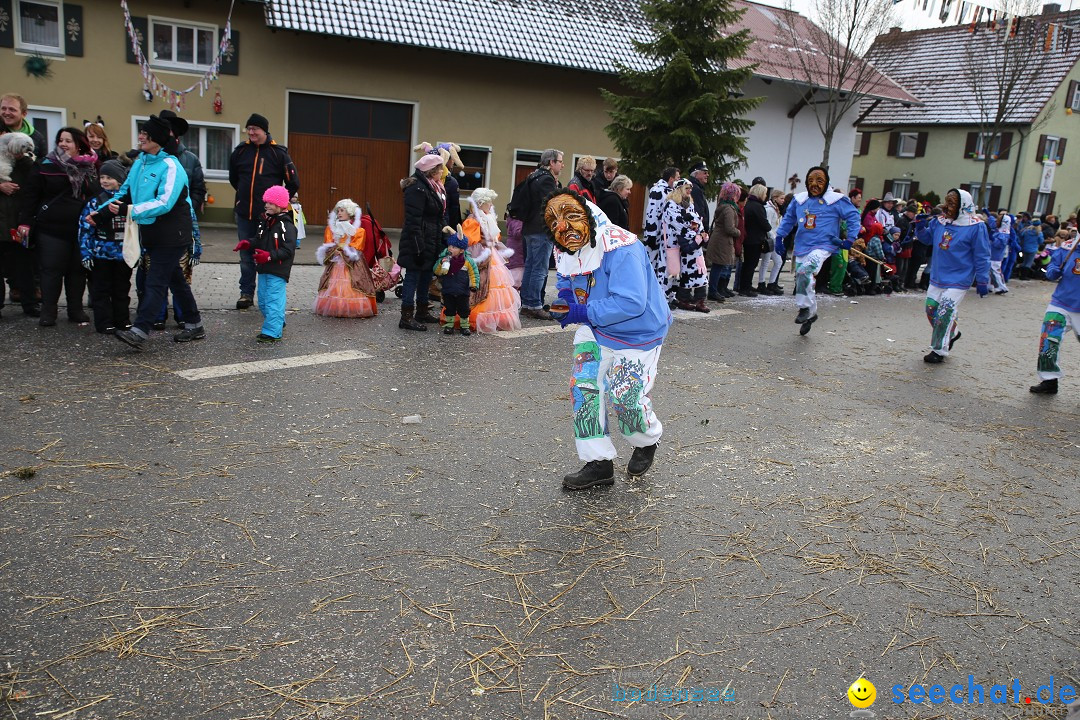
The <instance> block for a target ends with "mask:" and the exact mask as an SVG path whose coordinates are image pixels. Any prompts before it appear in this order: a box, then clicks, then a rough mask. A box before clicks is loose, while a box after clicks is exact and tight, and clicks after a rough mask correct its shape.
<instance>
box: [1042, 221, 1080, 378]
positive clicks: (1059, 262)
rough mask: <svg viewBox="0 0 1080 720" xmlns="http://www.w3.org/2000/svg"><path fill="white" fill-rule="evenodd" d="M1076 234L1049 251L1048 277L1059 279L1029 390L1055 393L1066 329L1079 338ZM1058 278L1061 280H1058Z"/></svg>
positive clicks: (1079, 282) (1079, 267) (1079, 260)
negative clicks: (1035, 382) (1036, 375)
mask: <svg viewBox="0 0 1080 720" xmlns="http://www.w3.org/2000/svg"><path fill="white" fill-rule="evenodd" d="M1078 242H1080V240H1077V239H1076V238H1074V239H1072V240H1069V241H1067V242H1065V243H1064V244H1062V246H1061V247H1059V248H1055V249H1054V250H1053V251H1051V253H1050V264H1049V265H1048V266H1047V268H1046V279H1047V280H1058V286H1057V289H1056V290H1054V294H1053V295H1052V296H1051V298H1050V303H1049V304H1048V305H1047V306H1046V314H1045V315H1044V316H1043V324H1042V333H1041V334H1040V335H1039V360H1038V368H1037V369H1038V372H1039V379H1040V380H1041V381H1042V382H1040V383H1039V384H1038V385H1032V386H1031V388H1030V390H1031V392H1033V393H1038V394H1040V395H1054V394H1056V393H1057V391H1058V378H1060V377H1061V376H1062V372H1061V368H1060V367H1058V350H1060V349H1061V341H1062V340H1063V339H1064V337H1065V333H1066V332H1067V331H1068V330H1069V328H1072V331H1073V334H1074V335H1075V336H1076V339H1077V340H1080V253H1078V252H1077V251H1076V245H1077V243H1078ZM1059 278H1060V280H1059Z"/></svg>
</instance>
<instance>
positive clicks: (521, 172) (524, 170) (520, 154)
mask: <svg viewBox="0 0 1080 720" xmlns="http://www.w3.org/2000/svg"><path fill="white" fill-rule="evenodd" d="M542 154H543V153H541V151H539V150H515V151H514V175H513V178H514V181H513V185H511V187H510V190H511V192H512V191H513V189H514V188H515V187H517V186H518V183H520V182H521V181H522V180H524V179H525V178H527V177H529V173H531V172H532V171H533V170H535V169H536V168H537V166H538V165H539V164H540V156H541V155H542ZM507 197H509V195H507ZM506 202H510V201H509V200H507V201H506Z"/></svg>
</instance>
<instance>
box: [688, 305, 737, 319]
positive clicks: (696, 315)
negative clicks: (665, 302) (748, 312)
mask: <svg viewBox="0 0 1080 720" xmlns="http://www.w3.org/2000/svg"><path fill="white" fill-rule="evenodd" d="M671 314H672V316H673V317H674V318H675V319H676V320H708V319H709V318H714V319H715V318H718V317H723V316H724V315H742V310H730V309H728V308H712V312H707V313H700V312H696V311H694V310H672V311H671Z"/></svg>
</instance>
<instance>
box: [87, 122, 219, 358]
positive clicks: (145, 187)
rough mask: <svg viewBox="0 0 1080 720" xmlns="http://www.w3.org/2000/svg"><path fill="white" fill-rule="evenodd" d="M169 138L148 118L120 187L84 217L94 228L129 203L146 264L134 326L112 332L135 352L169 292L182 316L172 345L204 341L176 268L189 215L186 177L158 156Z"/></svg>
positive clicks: (164, 125) (187, 236)
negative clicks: (147, 265)
mask: <svg viewBox="0 0 1080 720" xmlns="http://www.w3.org/2000/svg"><path fill="white" fill-rule="evenodd" d="M170 139H172V132H171V127H170V126H169V123H168V121H166V120H162V119H161V118H160V117H158V116H156V115H151V116H150V119H149V120H147V121H146V124H145V125H144V126H143V128H142V129H141V130H140V132H139V149H140V150H142V154H140V155H139V157H138V159H136V160H135V164H134V165H132V166H131V170H130V172H129V173H128V177H127V179H126V180H125V181H124V184H123V185H121V186H120V189H119V190H117V191H116V192H115V193H114V195H113V200H112V202H110V203H108V204H107V205H105V204H100V205H99V208H100V209H99V210H97V212H96V213H93V214H90V215H88V216H87V222H88V223H89V224H91V225H93V226H95V227H97V226H101V225H107V224H108V223H111V222H113V218H114V217H115V216H118V215H121V214H122V213H121V209H122V207H123V206H124V205H127V204H130V205H131V220H132V221H133V222H135V223H136V224H137V225H138V226H139V240H140V241H141V244H142V247H143V250H144V252H145V253H146V256H147V258H148V260H149V263H150V265H149V268H148V269H147V272H146V292H145V293H143V296H142V297H141V298H140V299H139V311H138V314H137V316H136V318H135V325H134V326H133V327H132V328H131V329H130V330H123V329H119V328H118V329H117V330H116V337H117V339H118V340H121V341H122V342H125V343H127V344H128V345H130V346H132V347H134V348H136V349H140V348H142V347H143V346H144V345H145V344H146V341H147V340H148V339H149V337H150V331H151V330H152V329H153V324H154V321H155V319H156V318H157V314H158V312H159V311H160V308H161V304H162V303H163V302H164V301H165V295H166V293H167V292H168V291H169V290H172V293H173V297H175V298H176V300H177V302H179V303H180V307H181V309H182V310H183V313H184V329H183V330H181V331H180V332H179V333H177V334H176V335H173V340H174V341H176V342H190V341H192V340H201V339H202V338H204V337H206V331H205V330H204V329H203V325H202V316H201V315H200V314H199V306H198V305H197V304H196V302H195V296H194V295H192V293H191V286H190V285H188V282H187V280H186V279H185V278H184V273H183V271H182V270H181V269H180V259H181V258H182V257H184V255H185V253H189V252H190V251H191V246H192V243H193V237H192V221H191V218H192V211H191V202H190V200H189V199H188V188H187V173H185V172H184V168H182V167H181V166H180V161H179V160H177V159H176V158H175V157H173V156H172V155H170V154H169V153H167V152H164V145H166V144H168V143H169V141H170ZM94 319H95V321H96V320H97V313H96V312H95V317H94Z"/></svg>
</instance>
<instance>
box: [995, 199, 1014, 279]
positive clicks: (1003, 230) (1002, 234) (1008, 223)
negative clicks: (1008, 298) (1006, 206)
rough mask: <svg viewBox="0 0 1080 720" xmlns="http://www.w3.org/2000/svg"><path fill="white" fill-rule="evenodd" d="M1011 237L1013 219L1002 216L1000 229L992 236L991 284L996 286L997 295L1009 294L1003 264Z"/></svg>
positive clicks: (1005, 215) (1007, 215) (1006, 215)
mask: <svg viewBox="0 0 1080 720" xmlns="http://www.w3.org/2000/svg"><path fill="white" fill-rule="evenodd" d="M1011 237H1012V218H1011V217H1009V214H1008V213H1005V214H1003V215H1002V216H1001V224H1000V225H999V226H998V229H997V230H995V231H994V232H993V233H992V234H991V235H990V282H992V283H993V284H994V294H995V295H1004V294H1005V293H1007V292H1009V286H1008V285H1007V284H1006V283H1005V276H1004V275H1002V273H1001V263H1002V262H1003V261H1004V260H1005V253H1007V252H1008V251H1009V240H1010V239H1011Z"/></svg>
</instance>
